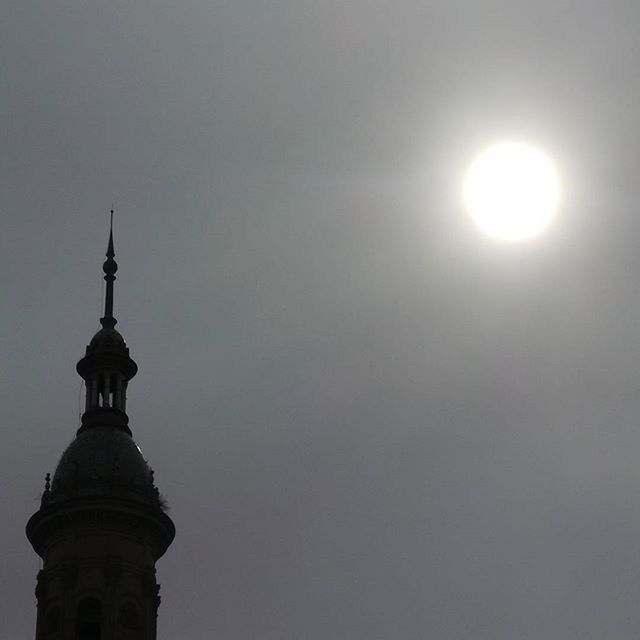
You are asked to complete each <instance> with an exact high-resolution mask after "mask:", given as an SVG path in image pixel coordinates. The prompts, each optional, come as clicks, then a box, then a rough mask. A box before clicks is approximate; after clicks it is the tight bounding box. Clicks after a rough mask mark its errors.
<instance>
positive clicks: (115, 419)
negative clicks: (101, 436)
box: [76, 209, 138, 434]
mask: <svg viewBox="0 0 640 640" xmlns="http://www.w3.org/2000/svg"><path fill="white" fill-rule="evenodd" d="M114 255H115V251H114V249H113V209H112V210H111V224H110V228H109V242H108V244H107V253H106V256H107V259H106V260H105V261H104V264H103V265H102V270H103V271H104V279H105V282H106V283H107V286H106V291H105V300H104V316H103V317H102V318H100V324H101V325H102V328H101V329H100V330H99V331H98V333H96V334H95V335H94V336H93V338H92V339H91V342H90V343H89V344H88V346H87V350H86V353H85V355H84V358H82V359H81V360H80V362H78V365H77V367H76V370H77V371H78V373H79V374H80V376H81V377H82V378H83V379H84V381H85V387H86V401H85V411H84V414H83V415H82V426H81V427H80V431H82V430H83V429H85V428H88V427H89V426H94V425H102V426H105V425H106V426H113V427H117V428H120V429H123V430H124V431H127V432H128V433H129V434H130V431H129V428H128V427H127V423H128V422H129V418H128V417H127V414H126V390H127V384H128V382H129V380H131V378H133V376H135V375H136V372H137V370H138V367H137V365H136V363H135V362H134V361H133V360H132V359H131V357H130V356H129V349H128V348H127V345H126V343H125V341H124V338H123V337H122V336H121V335H120V333H119V332H118V331H117V330H116V329H115V325H116V322H117V320H116V319H115V318H114V317H113V282H114V280H115V279H116V275H115V274H116V271H117V270H118V265H117V263H116V261H115V260H114V259H113V257H114Z"/></svg>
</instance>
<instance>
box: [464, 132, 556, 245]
mask: <svg viewBox="0 0 640 640" xmlns="http://www.w3.org/2000/svg"><path fill="white" fill-rule="evenodd" d="M463 192H464V203H465V206H466V208H467V210H468V211H469V213H470V214H471V217H472V218H473V220H474V221H475V223H476V224H477V225H478V226H479V227H480V228H481V229H482V231H484V232H485V233H486V234H487V235H489V236H491V237H493V238H495V239H497V240H502V241H504V242H522V241H524V240H528V239H530V238H533V237H535V236H537V235H538V234H539V233H541V232H542V231H543V230H544V229H545V228H546V227H547V226H548V225H549V223H550V222H551V220H552V218H553V216H554V214H555V212H556V210H557V208H558V204H559V200H560V181H559V178H558V174H557V172H556V168H555V165H554V163H553V162H552V161H551V159H550V158H549V157H548V156H546V155H545V154H544V153H543V152H542V151H540V150H539V149H536V148H535V147H533V146H531V145H528V144H524V143H521V142H501V143H498V144H494V145H492V146H490V147H488V148H487V149H485V150H484V151H482V152H481V153H480V154H479V155H478V156H477V157H476V158H475V159H474V161H473V162H472V163H471V165H470V167H469V169H468V171H467V175H466V177H465V180H464V187H463Z"/></svg>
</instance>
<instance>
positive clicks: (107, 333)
mask: <svg viewBox="0 0 640 640" xmlns="http://www.w3.org/2000/svg"><path fill="white" fill-rule="evenodd" d="M126 348H127V345H126V343H125V341H124V338H123V337H122V336H121V335H120V332H119V331H116V329H114V328H113V327H109V326H106V327H102V329H100V331H98V333H96V334H95V335H94V336H93V338H91V342H90V343H89V346H88V350H89V351H97V350H100V351H102V350H114V349H115V350H122V349H126Z"/></svg>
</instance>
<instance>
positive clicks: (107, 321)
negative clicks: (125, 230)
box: [100, 209, 118, 327]
mask: <svg viewBox="0 0 640 640" xmlns="http://www.w3.org/2000/svg"><path fill="white" fill-rule="evenodd" d="M106 256H107V259H106V260H105V261H104V264H103V265H102V270H103V271H104V279H105V281H106V283H107V286H106V291H105V298H104V318H100V323H101V324H102V326H103V327H113V326H115V324H116V319H115V318H114V317H113V281H114V280H115V279H116V271H117V270H118V263H117V262H116V261H115V260H114V259H113V257H114V256H115V251H114V249H113V209H111V216H110V223H109V243H108V244H107V253H106Z"/></svg>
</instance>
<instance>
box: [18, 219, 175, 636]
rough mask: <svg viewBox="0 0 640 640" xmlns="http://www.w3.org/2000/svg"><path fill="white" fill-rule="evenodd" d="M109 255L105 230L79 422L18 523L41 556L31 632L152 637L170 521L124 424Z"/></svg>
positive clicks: (125, 371)
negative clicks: (31, 510) (33, 506)
mask: <svg viewBox="0 0 640 640" xmlns="http://www.w3.org/2000/svg"><path fill="white" fill-rule="evenodd" d="M112 215H113V214H112ZM113 258H114V251H113V229H112V230H111V232H110V234H109V245H108V248H107V259H106V261H105V263H104V265H103V269H104V273H105V276H104V279H105V280H106V283H107V284H106V296H105V310H104V317H103V318H101V319H100V323H101V325H102V328H101V329H100V330H99V331H98V333H96V334H95V336H93V338H92V339H91V342H90V343H89V345H88V346H87V349H86V353H85V356H84V358H82V360H80V362H78V366H77V371H78V373H79V374H80V376H82V378H83V379H84V381H85V384H86V405H85V411H84V414H83V416H82V423H81V426H80V428H79V429H78V431H77V434H76V437H75V438H74V440H73V441H72V442H71V444H70V445H69V446H68V447H67V449H66V451H65V452H64V453H63V455H62V458H61V459H60V462H59V463H58V466H57V468H56V471H55V473H54V475H53V479H52V480H51V479H50V478H49V474H47V478H46V482H45V490H44V493H43V495H42V501H41V505H40V509H39V510H38V511H37V512H36V513H35V514H34V515H33V516H32V517H31V518H30V520H29V522H28V523H27V537H28V538H29V541H30V542H31V544H32V545H33V548H34V549H35V551H36V553H37V554H38V555H39V556H40V557H41V558H42V560H43V568H42V570H41V571H40V572H39V573H38V581H37V586H36V597H37V607H38V614H37V622H36V640H155V638H156V616H157V610H158V605H159V604H160V597H159V595H158V593H159V585H158V584H157V583H156V572H155V562H156V560H157V559H158V558H160V556H162V554H163V553H164V552H165V551H166V550H167V548H168V547H169V545H170V544H171V542H172V541H173V537H174V535H175V529H174V526H173V522H172V521H171V519H170V518H169V516H167V514H166V513H165V512H164V509H163V505H162V501H161V499H160V496H159V493H158V489H157V488H156V487H155V484H154V479H153V471H152V470H151V468H150V467H149V465H148V464H147V462H146V461H145V459H144V458H143V456H142V453H141V452H140V449H139V448H138V446H137V445H136V443H135V442H134V440H133V438H132V436H131V431H130V429H129V418H128V416H127V414H126V394H127V385H128V383H129V380H131V378H133V376H134V375H135V374H136V372H137V370H138V367H137V365H136V363H135V362H134V361H133V360H132V359H131V357H130V356H129V349H128V348H127V345H126V344H125V341H124V339H123V338H122V336H121V335H120V333H118V331H116V329H115V325H116V319H115V318H114V317H113V283H114V280H115V273H116V271H117V269H118V265H117V264H116V262H115V260H114V259H113Z"/></svg>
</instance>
